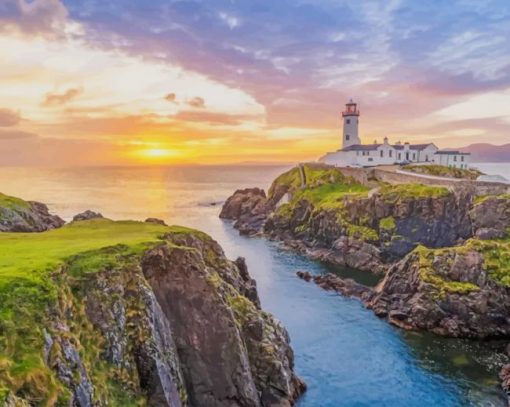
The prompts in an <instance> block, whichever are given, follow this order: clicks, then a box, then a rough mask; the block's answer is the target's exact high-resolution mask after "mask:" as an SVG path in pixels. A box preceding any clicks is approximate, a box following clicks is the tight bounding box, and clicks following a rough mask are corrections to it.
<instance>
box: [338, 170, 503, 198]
mask: <svg viewBox="0 0 510 407" xmlns="http://www.w3.org/2000/svg"><path fill="white" fill-rule="evenodd" d="M338 170H340V171H341V172H342V174H344V175H345V176H348V177H353V178H354V179H356V180H357V181H358V182H360V183H362V184H364V185H367V184H369V181H370V180H374V179H375V180H378V181H382V182H388V183H390V184H423V185H433V186H442V187H447V188H469V189H472V190H473V192H474V193H475V195H499V194H505V193H510V185H507V184H502V183H498V182H482V181H469V180H462V179H459V180H448V179H444V180H442V179H432V178H424V177H420V176H417V175H412V174H401V173H397V172H394V171H390V170H385V169H381V168H338Z"/></svg>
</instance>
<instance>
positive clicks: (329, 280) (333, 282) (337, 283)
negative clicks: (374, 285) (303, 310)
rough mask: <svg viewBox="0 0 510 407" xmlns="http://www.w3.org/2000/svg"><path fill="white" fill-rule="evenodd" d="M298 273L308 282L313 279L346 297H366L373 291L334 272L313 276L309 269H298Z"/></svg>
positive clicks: (322, 286) (321, 285)
mask: <svg viewBox="0 0 510 407" xmlns="http://www.w3.org/2000/svg"><path fill="white" fill-rule="evenodd" d="M296 275H297V276H298V277H299V278H301V279H302V280H305V281H307V282H308V281H311V280H313V282H314V283H315V284H317V285H318V286H319V287H321V288H323V289H324V290H328V291H336V292H337V293H339V294H342V295H344V296H346V297H357V298H365V297H367V296H368V295H369V293H370V292H371V289H370V288H368V287H366V286H364V285H362V284H359V283H357V282H355V281H354V280H352V279H350V278H346V279H344V278H341V277H338V276H337V275H335V274H332V273H327V274H324V275H317V276H312V275H311V274H310V273H309V272H307V271H298V272H297V273H296Z"/></svg>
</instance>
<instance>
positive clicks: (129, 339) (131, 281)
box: [0, 221, 305, 407]
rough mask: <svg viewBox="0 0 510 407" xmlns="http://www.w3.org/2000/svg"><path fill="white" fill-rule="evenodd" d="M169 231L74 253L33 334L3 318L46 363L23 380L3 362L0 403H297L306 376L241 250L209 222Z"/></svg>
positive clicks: (227, 406)
mask: <svg viewBox="0 0 510 407" xmlns="http://www.w3.org/2000/svg"><path fill="white" fill-rule="evenodd" d="M112 223H113V222H110V221H107V222H105V225H104V226H103V227H106V228H108V227H111V226H109V225H111V224H112ZM71 226H72V225H71ZM159 226H160V225H157V227H159ZM99 227H101V226H99ZM109 230H110V229H109ZM157 231H158V233H159V232H160V229H157ZM167 231H168V232H167V233H166V234H165V235H164V236H161V237H160V238H159V239H160V240H159V241H158V243H151V244H150V245H148V248H147V249H146V250H145V251H144V252H143V253H140V252H139V251H137V250H135V251H134V252H133V251H130V250H129V247H127V246H125V245H117V246H113V247H107V248H104V249H100V250H98V251H92V252H87V253H81V254H77V256H75V257H72V258H70V259H69V260H68V261H67V262H66V263H65V264H64V265H63V267H61V268H60V269H58V270H56V271H55V273H53V274H52V277H51V283H50V282H48V284H49V285H47V286H46V287H48V289H50V290H51V292H52V293H54V294H56V298H55V299H51V304H52V305H51V306H50V307H49V308H48V309H47V310H45V311H44V312H43V313H41V316H40V317H39V318H40V320H34V322H33V323H36V324H38V325H37V326H35V327H33V329H32V330H31V331H30V335H29V336H27V335H26V333H23V332H21V333H20V332H17V330H16V329H17V328H16V326H15V325H12V326H11V325H5V324H1V325H0V326H1V327H2V329H9V330H10V331H9V332H10V337H14V338H17V339H16V340H17V344H16V346H19V348H18V349H23V351H24V352H28V351H29V350H30V351H31V352H34V353H33V354H27V355H25V357H30V358H34V360H41V361H42V363H43V364H42V365H36V370H34V371H33V372H30V371H28V372H27V374H26V375H25V374H23V375H22V376H20V377H17V378H16V379H13V378H12V376H11V375H10V374H9V370H6V371H5V372H4V371H3V370H2V371H0V404H1V403H2V402H4V403H5V402H8V403H11V404H12V405H16V406H17V405H20V406H22V405H25V404H23V403H26V405H29V401H30V400H43V399H44V400H49V399H50V398H51V400H53V403H54V404H55V403H56V404H57V405H72V406H79V407H88V406H107V405H139V404H140V405H149V406H171V407H181V406H197V407H200V406H204V407H205V406H207V407H209V406H211V407H233V406H239V407H241V406H243V407H244V406H253V407H266V406H284V407H285V406H291V405H293V404H294V402H295V400H296V399H297V398H298V397H299V396H300V395H301V393H302V392H303V391H304V390H305V385H304V383H303V382H302V381H301V380H300V379H299V378H298V377H297V376H296V375H295V373H294V356H293V352H292V348H291V347H290V344H289V342H290V339H289V336H288V334H287V331H286V330H285V328H284V327H283V326H282V325H281V324H280V323H279V322H278V321H277V320H276V319H274V317H272V316H271V315H270V314H268V313H266V312H264V311H263V310H261V308H260V301H259V298H258V294H257V289H256V283H255V281H254V280H253V279H252V278H251V277H250V275H249V273H248V270H247V267H246V263H245V261H244V259H242V258H239V259H237V260H236V261H235V262H233V261H230V260H228V259H227V258H226V257H225V255H224V253H223V250H222V249H221V247H220V246H219V245H218V244H217V243H216V242H215V241H213V240H212V239H211V238H210V237H208V236H207V235H205V234H203V233H201V232H198V231H192V230H188V229H184V228H175V229H172V228H167ZM97 233H99V234H100V233H101V231H100V230H99V231H98V232H97ZM52 295H53V294H52ZM9 298H13V297H9ZM23 298H25V300H26V301H29V300H30V299H27V298H26V297H23ZM49 298H53V297H49ZM10 301H12V299H11V300H10ZM2 306H10V305H8V304H7V305H6V304H5V303H4V304H3V305H2ZM22 311H23V310H19V311H16V312H22ZM27 315H28V314H27ZM20 329H25V328H20ZM2 335H3V333H2ZM39 335H40V336H39ZM25 342H26V343H25ZM0 356H2V357H3V356H6V355H4V354H3V353H2V354H0ZM8 357H11V355H10V354H9V355H8ZM5 360H6V361H5V363H4V362H2V363H3V364H2V369H3V368H4V367H6V368H7V369H9V366H11V365H10V364H11V363H13V362H9V359H5ZM34 375H36V376H34ZM34 377H35V379H34ZM13 403H14V404H13Z"/></svg>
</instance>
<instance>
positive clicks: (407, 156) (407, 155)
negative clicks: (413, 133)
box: [406, 153, 409, 161]
mask: <svg viewBox="0 0 510 407" xmlns="http://www.w3.org/2000/svg"><path fill="white" fill-rule="evenodd" d="M406 160H407V161H409V153H406Z"/></svg>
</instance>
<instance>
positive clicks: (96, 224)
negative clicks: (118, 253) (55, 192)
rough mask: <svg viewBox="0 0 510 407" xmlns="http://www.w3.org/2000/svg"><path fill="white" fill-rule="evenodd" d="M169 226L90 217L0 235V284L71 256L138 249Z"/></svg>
mask: <svg viewBox="0 0 510 407" xmlns="http://www.w3.org/2000/svg"><path fill="white" fill-rule="evenodd" d="M171 230H172V228H169V227H166V226H162V225H157V224H153V223H143V222H135V221H120V222H114V221H111V220H108V219H94V220H90V221H83V222H76V223H72V224H69V225H66V226H64V227H63V228H60V229H54V230H50V231H48V232H43V233H1V234H0V286H1V285H2V284H5V283H6V282H7V281H9V280H12V279H13V278H30V277H36V276H37V275H40V274H41V273H44V271H45V270H54V269H55V268H56V267H57V266H58V265H59V263H61V262H62V261H64V260H66V259H67V258H68V257H70V256H72V255H76V254H78V253H81V252H87V251H91V250H97V249H100V248H104V247H108V246H115V245H126V246H130V248H131V250H133V251H136V250H142V249H143V248H144V247H145V246H146V244H147V243H151V242H156V241H158V240H159V237H160V236H161V235H163V234H164V233H168V232H170V231H171Z"/></svg>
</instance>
